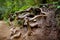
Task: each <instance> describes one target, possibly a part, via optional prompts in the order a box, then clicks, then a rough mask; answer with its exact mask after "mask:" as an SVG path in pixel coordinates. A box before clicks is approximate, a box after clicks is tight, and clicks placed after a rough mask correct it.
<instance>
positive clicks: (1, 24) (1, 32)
mask: <svg viewBox="0 0 60 40" xmlns="http://www.w3.org/2000/svg"><path fill="white" fill-rule="evenodd" d="M8 36H9V28H8V25H7V24H6V22H5V21H0V40H7V37H8Z"/></svg>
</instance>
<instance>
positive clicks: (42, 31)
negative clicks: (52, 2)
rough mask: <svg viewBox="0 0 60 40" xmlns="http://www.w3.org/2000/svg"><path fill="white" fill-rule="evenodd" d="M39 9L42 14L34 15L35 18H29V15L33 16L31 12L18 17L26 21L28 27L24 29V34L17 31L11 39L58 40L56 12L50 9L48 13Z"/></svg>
mask: <svg viewBox="0 0 60 40" xmlns="http://www.w3.org/2000/svg"><path fill="white" fill-rule="evenodd" d="M39 9H40V10H41V13H40V14H39V15H34V17H28V15H31V14H30V12H27V13H26V14H22V15H18V16H17V17H18V18H19V20H20V19H22V20H24V24H25V25H26V26H27V27H22V29H23V32H17V33H15V32H16V31H13V32H14V35H13V36H11V39H14V38H15V37H17V36H21V37H20V38H21V40H58V37H57V34H58V30H57V26H56V20H55V11H54V10H53V9H52V10H49V9H48V8H47V10H46V11H43V9H42V8H39ZM29 10H30V9H29ZM35 26H37V28H35ZM22 29H21V30H22ZM25 29H27V30H25Z"/></svg>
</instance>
